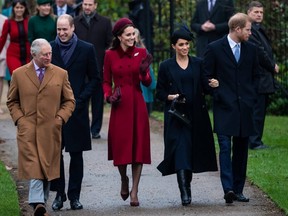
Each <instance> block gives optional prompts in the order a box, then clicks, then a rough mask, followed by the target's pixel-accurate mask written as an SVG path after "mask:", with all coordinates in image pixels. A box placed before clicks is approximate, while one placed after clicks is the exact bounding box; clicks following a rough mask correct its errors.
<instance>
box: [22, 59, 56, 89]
mask: <svg viewBox="0 0 288 216" xmlns="http://www.w3.org/2000/svg"><path fill="white" fill-rule="evenodd" d="M25 73H26V75H27V76H28V77H29V79H30V80H31V81H32V83H33V84H34V85H35V86H36V87H37V88H39V92H40V91H41V90H42V89H43V88H44V87H45V86H46V85H47V83H48V82H49V81H50V80H51V78H52V77H53V75H54V70H53V65H52V64H49V65H48V67H46V69H45V75H44V79H43V81H42V83H41V84H40V82H39V79H38V77H37V74H36V71H35V67H34V63H33V61H31V62H29V63H28V64H27V65H26V71H25Z"/></svg>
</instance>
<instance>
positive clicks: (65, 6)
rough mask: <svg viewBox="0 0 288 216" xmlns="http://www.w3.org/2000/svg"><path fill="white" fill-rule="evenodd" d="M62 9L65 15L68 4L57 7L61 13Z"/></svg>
mask: <svg viewBox="0 0 288 216" xmlns="http://www.w3.org/2000/svg"><path fill="white" fill-rule="evenodd" d="M60 9H63V13H65V12H66V11H67V4H65V5H64V6H63V7H59V6H57V11H59V10H60Z"/></svg>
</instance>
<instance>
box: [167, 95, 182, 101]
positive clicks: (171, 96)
mask: <svg viewBox="0 0 288 216" xmlns="http://www.w3.org/2000/svg"><path fill="white" fill-rule="evenodd" d="M178 97H179V94H173V95H168V97H167V99H168V100H170V101H172V100H174V99H175V98H178Z"/></svg>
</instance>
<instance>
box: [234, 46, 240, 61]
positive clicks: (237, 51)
mask: <svg viewBox="0 0 288 216" xmlns="http://www.w3.org/2000/svg"><path fill="white" fill-rule="evenodd" d="M234 56H235V59H236V61H237V62H238V61H239V58H240V45H239V44H238V43H237V44H236V45H235V50H234Z"/></svg>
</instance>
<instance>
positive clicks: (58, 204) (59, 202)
mask: <svg viewBox="0 0 288 216" xmlns="http://www.w3.org/2000/svg"><path fill="white" fill-rule="evenodd" d="M66 200H67V197H66V194H63V195H62V196H61V195H56V198H55V199H54V201H53V203H52V209H53V210H54V211H57V210H60V209H61V208H63V203H64V202H65V201H66Z"/></svg>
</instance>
